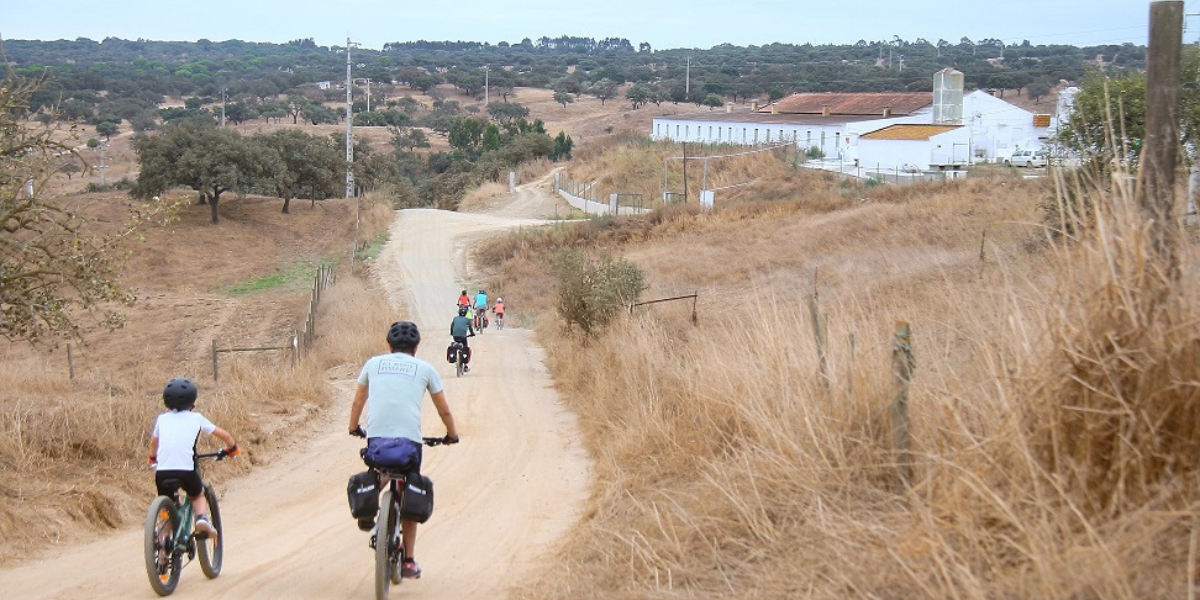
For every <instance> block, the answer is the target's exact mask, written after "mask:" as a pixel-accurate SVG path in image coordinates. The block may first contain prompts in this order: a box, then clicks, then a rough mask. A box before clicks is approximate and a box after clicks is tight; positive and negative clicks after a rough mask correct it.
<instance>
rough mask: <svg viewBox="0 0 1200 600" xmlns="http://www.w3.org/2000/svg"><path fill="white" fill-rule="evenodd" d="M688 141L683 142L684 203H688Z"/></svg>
mask: <svg viewBox="0 0 1200 600" xmlns="http://www.w3.org/2000/svg"><path fill="white" fill-rule="evenodd" d="M687 197H688V193H687V142H684V143H683V203H684V204H687V200H688V198H687Z"/></svg>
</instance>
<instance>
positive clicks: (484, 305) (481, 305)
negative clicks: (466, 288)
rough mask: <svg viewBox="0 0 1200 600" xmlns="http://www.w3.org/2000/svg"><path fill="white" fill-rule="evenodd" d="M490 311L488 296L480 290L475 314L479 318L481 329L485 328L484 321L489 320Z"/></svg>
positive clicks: (476, 299)
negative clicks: (488, 312) (488, 313)
mask: <svg viewBox="0 0 1200 600" xmlns="http://www.w3.org/2000/svg"><path fill="white" fill-rule="evenodd" d="M487 311H488V296H487V293H486V292H484V291H483V289H482V288H480V290H479V293H478V294H475V314H476V315H477V316H478V317H479V327H480V328H482V327H483V320H484V319H486V318H487Z"/></svg>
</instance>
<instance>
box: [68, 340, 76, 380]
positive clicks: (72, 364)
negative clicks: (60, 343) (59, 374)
mask: <svg viewBox="0 0 1200 600" xmlns="http://www.w3.org/2000/svg"><path fill="white" fill-rule="evenodd" d="M67 371H68V372H70V374H71V379H72V380H74V379H75V356H74V355H73V354H71V342H67Z"/></svg>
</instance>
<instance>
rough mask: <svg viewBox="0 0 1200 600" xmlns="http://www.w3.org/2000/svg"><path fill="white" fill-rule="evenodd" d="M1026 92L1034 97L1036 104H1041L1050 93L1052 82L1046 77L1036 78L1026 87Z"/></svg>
mask: <svg viewBox="0 0 1200 600" xmlns="http://www.w3.org/2000/svg"><path fill="white" fill-rule="evenodd" d="M1025 92H1026V93H1027V94H1028V95H1029V97H1030V98H1032V99H1033V103H1034V104H1040V103H1041V99H1042V98H1044V97H1046V96H1047V95H1049V94H1050V82H1049V81H1046V80H1045V79H1035V80H1033V81H1031V82H1029V85H1028V86H1026V87H1025Z"/></svg>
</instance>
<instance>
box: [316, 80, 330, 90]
mask: <svg viewBox="0 0 1200 600" xmlns="http://www.w3.org/2000/svg"><path fill="white" fill-rule="evenodd" d="M331 87H333V82H332V81H318V82H317V88H318V89H322V90H327V89H329V88H331Z"/></svg>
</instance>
